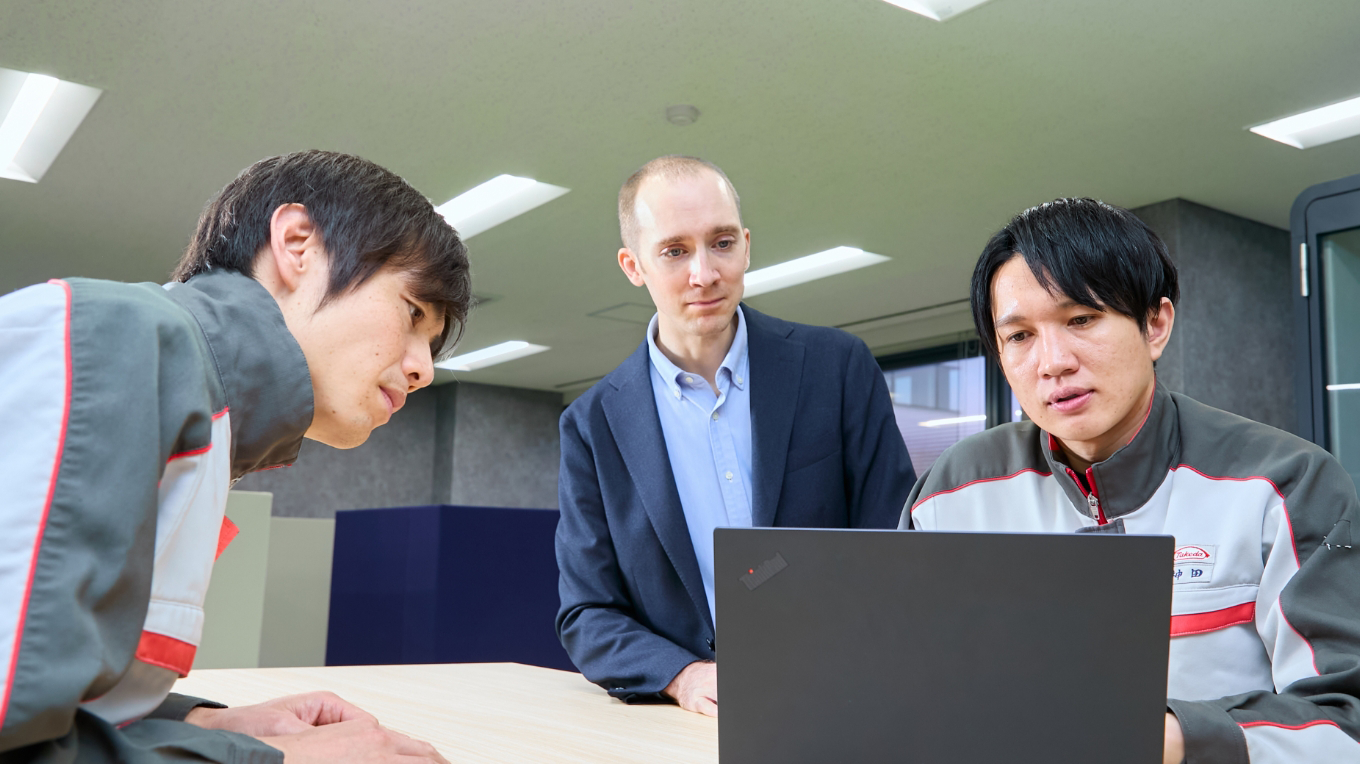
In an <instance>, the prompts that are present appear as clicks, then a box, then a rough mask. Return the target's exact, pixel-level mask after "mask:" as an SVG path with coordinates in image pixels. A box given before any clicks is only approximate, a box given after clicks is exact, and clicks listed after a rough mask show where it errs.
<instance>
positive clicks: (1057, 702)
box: [715, 528, 1173, 764]
mask: <svg viewBox="0 0 1360 764" xmlns="http://www.w3.org/2000/svg"><path fill="white" fill-rule="evenodd" d="M715 547H716V553H715V569H716V573H715V579H716V585H715V591H716V598H717V614H718V639H717V651H718V664H719V667H720V670H719V672H718V703H719V750H720V756H721V757H722V760H723V761H728V762H740V763H741V764H761V763H763V762H770V763H771V764H774V763H775V762H778V764H793V763H794V762H818V763H819V764H820V763H824V762H838V763H847V764H848V763H851V762H887V761H921V762H932V763H933V762H961V763H965V764H972V763H973V762H977V763H978V764H981V763H982V762H987V763H989V764H990V763H991V762H1029V761H1033V762H1043V763H1044V764H1052V762H1075V761H1100V762H1104V763H1105V764H1122V763H1123V762H1129V764H1132V763H1133V762H1150V761H1159V760H1160V756H1161V750H1162V736H1163V727H1164V722H1163V718H1164V714H1165V713H1166V697H1165V696H1166V671H1167V653H1168V639H1169V637H1168V634H1169V630H1170V613H1171V579H1170V573H1171V567H1172V566H1171V561H1172V550H1173V540H1172V539H1171V537H1169V536H1127V535H1114V534H1110V535H1105V534H1061V535H1056V534H993V533H937V532H899V531H859V530H804V529H784V528H745V529H736V528H731V529H729V528H720V529H718V530H717V531H716V535H715Z"/></svg>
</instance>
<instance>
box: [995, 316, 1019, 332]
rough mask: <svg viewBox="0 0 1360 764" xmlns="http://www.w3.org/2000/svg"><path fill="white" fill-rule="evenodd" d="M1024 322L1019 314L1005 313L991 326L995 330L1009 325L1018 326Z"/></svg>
mask: <svg viewBox="0 0 1360 764" xmlns="http://www.w3.org/2000/svg"><path fill="white" fill-rule="evenodd" d="M1024 320H1025V317H1024V316H1022V315H1020V314H1019V313H1007V314H1006V315H1004V316H1002V317H1001V318H998V319H997V320H996V323H995V324H993V326H995V327H996V328H997V329H1000V328H1001V327H1003V326H1009V325H1010V324H1018V323H1020V322H1022V321H1024Z"/></svg>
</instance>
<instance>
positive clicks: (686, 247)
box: [619, 171, 751, 338]
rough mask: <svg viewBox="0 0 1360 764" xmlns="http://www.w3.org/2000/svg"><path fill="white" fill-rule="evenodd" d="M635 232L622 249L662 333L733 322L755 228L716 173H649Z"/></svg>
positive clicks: (623, 261) (706, 331)
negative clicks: (745, 221) (653, 307)
mask: <svg viewBox="0 0 1360 764" xmlns="http://www.w3.org/2000/svg"><path fill="white" fill-rule="evenodd" d="M635 211H636V216H637V234H636V235H635V236H634V237H633V239H634V240H633V242H632V246H630V247H625V248H623V249H621V250H619V265H620V266H621V267H622V268H623V271H624V273H625V274H627V276H628V280H629V281H631V282H633V284H634V285H635V286H643V285H644V284H645V285H646V286H647V291H648V292H649V293H650V294H651V296H652V302H653V303H655V304H656V309H657V312H658V313H659V314H660V318H659V319H658V322H659V323H661V324H662V331H664V332H666V333H668V334H669V333H674V334H677V335H683V336H687V337H694V338H699V337H705V336H715V335H721V334H722V333H723V332H724V331H726V330H727V328H728V327H729V326H730V325H731V323H732V317H733V315H734V314H735V313H736V310H737V304H738V303H740V302H741V295H742V290H743V289H744V284H743V276H744V274H745V273H746V267H747V266H748V265H750V262H751V256H750V241H751V233H750V231H747V230H745V229H743V228H742V227H741V215H740V213H739V212H738V211H737V202H736V199H734V198H733V197H732V194H731V192H730V191H729V190H728V188H727V184H725V183H723V181H722V179H721V178H719V177H718V176H717V174H715V173H712V172H708V171H701V172H699V173H696V174H694V175H692V176H685V177H681V178H676V179H666V178H652V179H649V180H647V181H645V182H644V183H643V185H642V187H641V188H640V189H639V190H638V194H637V202H636V206H635Z"/></svg>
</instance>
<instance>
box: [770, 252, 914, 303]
mask: <svg viewBox="0 0 1360 764" xmlns="http://www.w3.org/2000/svg"><path fill="white" fill-rule="evenodd" d="M890 259H891V258H888V257H884V256H883V255H875V254H874V253H872V252H865V251H864V250H862V249H859V248H857V247H836V248H835V249H828V250H827V251H825V252H818V253H817V254H815V255H808V256H806V257H800V258H797V259H795V260H789V261H787V262H782V263H779V264H778V265H771V266H769V267H766V268H758V269H756V270H754V271H751V272H750V273H747V274H746V292H745V295H744V296H746V297H755V296H756V295H759V294H765V293H766V292H773V291H774V290H776V289H784V288H785V287H791V286H794V285H796V284H802V283H805V282H808V281H816V280H817V279H824V278H826V277H827V276H834V275H836V274H838V273H845V272H846V271H853V270H855V269H857V268H866V267H868V266H870V265H877V264H879V263H886V262H887V261H888V260H890Z"/></svg>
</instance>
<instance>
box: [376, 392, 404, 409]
mask: <svg viewBox="0 0 1360 764" xmlns="http://www.w3.org/2000/svg"><path fill="white" fill-rule="evenodd" d="M378 389H379V390H381V391H382V394H383V398H384V399H385V400H386V401H387V413H388V415H389V416H391V415H392V414H395V413H397V412H398V411H400V410H401V407H402V406H404V405H406V396H405V395H402V394H401V393H398V392H393V391H392V390H388V389H387V388H385V387H380V388H378Z"/></svg>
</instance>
